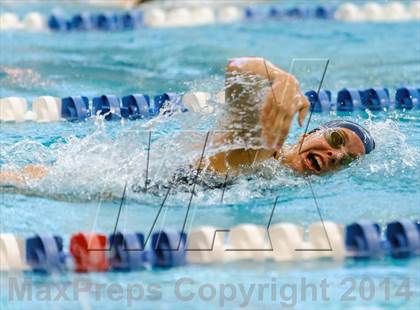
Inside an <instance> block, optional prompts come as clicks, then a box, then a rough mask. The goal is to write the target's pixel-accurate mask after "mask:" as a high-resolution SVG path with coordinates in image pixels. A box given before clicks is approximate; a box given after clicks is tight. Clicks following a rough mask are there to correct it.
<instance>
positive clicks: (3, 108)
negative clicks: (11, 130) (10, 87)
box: [0, 97, 28, 123]
mask: <svg viewBox="0 0 420 310" xmlns="http://www.w3.org/2000/svg"><path fill="white" fill-rule="evenodd" d="M27 112H28V102H27V101H26V99H25V98H19V97H7V98H2V99H0V121H3V122H16V123H20V122H24V121H25V120H26V113H27Z"/></svg>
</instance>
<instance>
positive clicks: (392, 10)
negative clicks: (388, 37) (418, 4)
mask: <svg viewBox="0 0 420 310" xmlns="http://www.w3.org/2000/svg"><path fill="white" fill-rule="evenodd" d="M384 17H385V19H386V20H388V21H403V20H408V19H410V18H411V14H410V13H409V11H408V10H407V8H406V6H405V5H404V4H402V3H401V2H396V1H394V2H390V3H388V4H386V5H385V6H384Z"/></svg>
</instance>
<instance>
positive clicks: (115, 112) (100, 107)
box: [92, 95, 121, 121]
mask: <svg viewBox="0 0 420 310" xmlns="http://www.w3.org/2000/svg"><path fill="white" fill-rule="evenodd" d="M92 115H104V116H105V119H106V120H108V121H109V120H119V119H121V103H120V99H119V98H118V97H117V96H114V95H102V96H100V97H94V98H93V100H92Z"/></svg>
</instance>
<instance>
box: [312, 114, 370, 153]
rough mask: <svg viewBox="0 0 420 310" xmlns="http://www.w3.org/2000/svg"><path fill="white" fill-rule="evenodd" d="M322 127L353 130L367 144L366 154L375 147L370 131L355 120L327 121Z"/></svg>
mask: <svg viewBox="0 0 420 310" xmlns="http://www.w3.org/2000/svg"><path fill="white" fill-rule="evenodd" d="M321 128H347V129H349V130H351V131H353V132H354V133H355V134H356V135H357V136H358V137H359V138H360V140H361V141H362V143H363V145H364V146H365V154H369V153H370V152H372V150H374V149H375V140H373V137H372V136H371V134H370V133H369V131H367V130H366V129H365V128H363V127H362V126H360V125H359V124H357V123H355V122H352V121H348V120H344V119H337V120H333V121H329V122H326V123H325V124H323V125H321V126H320V129H321Z"/></svg>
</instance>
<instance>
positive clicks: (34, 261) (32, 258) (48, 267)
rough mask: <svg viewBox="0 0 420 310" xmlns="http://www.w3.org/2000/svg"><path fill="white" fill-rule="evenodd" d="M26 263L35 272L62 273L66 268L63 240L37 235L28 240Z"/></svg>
mask: <svg viewBox="0 0 420 310" xmlns="http://www.w3.org/2000/svg"><path fill="white" fill-rule="evenodd" d="M26 261H27V263H28V265H29V266H30V267H31V268H32V269H33V270H34V271H43V272H49V271H61V270H63V269H64V268H65V254H64V253H63V239H62V238H61V237H58V236H43V235H37V236H35V237H32V238H28V239H26Z"/></svg>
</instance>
